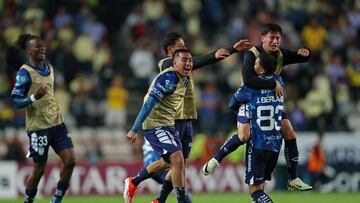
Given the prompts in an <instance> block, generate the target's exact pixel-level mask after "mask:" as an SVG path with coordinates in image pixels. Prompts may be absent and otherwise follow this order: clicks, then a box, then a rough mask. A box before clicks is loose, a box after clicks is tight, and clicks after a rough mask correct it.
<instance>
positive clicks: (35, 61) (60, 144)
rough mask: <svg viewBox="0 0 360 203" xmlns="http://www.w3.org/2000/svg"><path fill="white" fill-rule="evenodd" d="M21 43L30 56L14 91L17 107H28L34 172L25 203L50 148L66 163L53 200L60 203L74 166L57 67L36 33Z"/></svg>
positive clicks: (31, 195)
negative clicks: (58, 97) (57, 88)
mask: <svg viewBox="0 0 360 203" xmlns="http://www.w3.org/2000/svg"><path fill="white" fill-rule="evenodd" d="M18 45H19V47H20V48H21V49H23V50H24V51H25V52H26V53H27V56H28V61H27V62H26V63H25V64H23V65H22V66H21V67H20V69H19V71H18V72H17V74H16V83H15V86H14V88H13V90H12V92H11V97H12V99H13V103H14V107H15V108H16V109H20V108H25V109H26V125H25V128H26V132H27V135H28V137H29V143H30V147H29V152H28V154H27V157H32V159H33V162H34V166H33V171H32V173H31V175H30V177H29V179H28V181H27V182H26V189H25V200H24V203H31V202H33V201H34V198H35V196H36V193H37V187H38V184H39V181H40V179H41V177H42V176H43V174H44V170H45V166H46V162H47V158H48V152H49V147H50V146H51V147H52V148H53V149H54V151H55V152H56V153H57V154H58V155H59V157H60V158H61V160H62V163H63V166H62V168H61V171H60V180H59V182H58V183H57V187H56V191H55V194H54V197H53V199H52V200H51V202H52V203H60V202H61V200H62V198H63V197H64V195H65V192H66V190H67V189H68V187H69V181H70V178H71V174H72V172H73V169H74V166H75V153H74V146H73V143H72V141H71V138H70V134H69V133H68V131H67V129H66V126H65V124H64V119H63V117H62V115H61V112H60V109H59V106H58V104H57V102H56V100H55V96H54V70H53V67H52V66H51V65H50V64H49V63H48V62H47V61H46V47H45V43H44V41H43V40H41V38H40V37H39V36H37V35H30V34H23V35H21V36H20V37H19V39H18Z"/></svg>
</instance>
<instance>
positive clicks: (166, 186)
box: [157, 180, 173, 203]
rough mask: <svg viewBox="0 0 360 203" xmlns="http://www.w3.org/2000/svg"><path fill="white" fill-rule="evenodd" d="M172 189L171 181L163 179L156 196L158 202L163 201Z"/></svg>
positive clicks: (161, 202)
mask: <svg viewBox="0 0 360 203" xmlns="http://www.w3.org/2000/svg"><path fill="white" fill-rule="evenodd" d="M172 190H173V185H172V183H171V181H168V180H164V183H163V185H162V188H161V191H160V196H159V197H158V198H157V199H158V200H159V202H160V203H163V202H165V201H166V199H167V197H168V196H169V194H170V193H171V191H172Z"/></svg>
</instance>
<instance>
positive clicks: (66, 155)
mask: <svg viewBox="0 0 360 203" xmlns="http://www.w3.org/2000/svg"><path fill="white" fill-rule="evenodd" d="M51 133H52V135H53V140H52V142H51V146H52V147H53V149H54V151H55V152H56V153H57V154H58V155H59V157H60V158H61V161H62V167H61V170H60V180H59V181H58V183H57V185H56V190H55V193H54V197H53V199H52V201H51V202H52V203H60V202H61V200H62V199H63V197H64V195H65V193H66V190H67V189H68V188H69V183H70V179H71V175H72V173H73V170H74V167H75V164H76V161H75V150H74V145H73V143H72V141H71V137H70V134H69V133H68V131H67V129H66V126H65V125H64V124H60V125H59V126H56V127H54V128H52V129H51Z"/></svg>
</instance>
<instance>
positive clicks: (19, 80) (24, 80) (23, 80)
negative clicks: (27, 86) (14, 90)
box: [15, 75, 26, 87]
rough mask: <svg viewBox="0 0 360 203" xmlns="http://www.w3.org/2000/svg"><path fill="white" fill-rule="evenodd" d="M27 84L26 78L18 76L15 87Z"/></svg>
mask: <svg viewBox="0 0 360 203" xmlns="http://www.w3.org/2000/svg"><path fill="white" fill-rule="evenodd" d="M25 82H26V76H23V75H18V76H16V84H15V86H17V87H18V86H20V85H22V84H24V83H25Z"/></svg>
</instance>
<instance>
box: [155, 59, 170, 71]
mask: <svg viewBox="0 0 360 203" xmlns="http://www.w3.org/2000/svg"><path fill="white" fill-rule="evenodd" d="M171 65H172V58H171V57H166V58H163V59H161V60H160V61H159V63H158V68H159V70H160V71H163V70H165V69H167V68H170V67H171Z"/></svg>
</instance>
